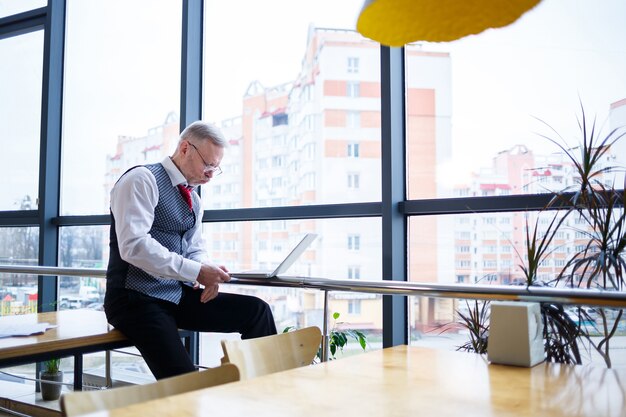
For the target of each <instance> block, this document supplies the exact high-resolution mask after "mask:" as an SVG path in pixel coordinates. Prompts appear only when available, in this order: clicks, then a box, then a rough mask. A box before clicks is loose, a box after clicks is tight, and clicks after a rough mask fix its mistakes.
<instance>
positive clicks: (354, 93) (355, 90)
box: [346, 81, 361, 98]
mask: <svg viewBox="0 0 626 417" xmlns="http://www.w3.org/2000/svg"><path fill="white" fill-rule="evenodd" d="M346 87H347V92H346V95H347V96H348V97H352V98H357V97H359V96H360V95H361V87H360V84H359V82H358V81H348V83H347V84H346Z"/></svg>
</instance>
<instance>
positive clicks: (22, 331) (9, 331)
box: [0, 323, 57, 337]
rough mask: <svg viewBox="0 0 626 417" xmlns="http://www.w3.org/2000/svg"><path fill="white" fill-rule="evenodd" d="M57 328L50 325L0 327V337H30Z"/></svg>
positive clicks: (35, 324) (34, 324)
mask: <svg viewBox="0 0 626 417" xmlns="http://www.w3.org/2000/svg"><path fill="white" fill-rule="evenodd" d="M54 327H57V326H56V325H55V324H50V323H33V324H19V325H18V324H10V325H8V326H2V327H0V337H12V336H30V335H33V334H39V333H43V332H45V331H46V330H48V329H52V328H54Z"/></svg>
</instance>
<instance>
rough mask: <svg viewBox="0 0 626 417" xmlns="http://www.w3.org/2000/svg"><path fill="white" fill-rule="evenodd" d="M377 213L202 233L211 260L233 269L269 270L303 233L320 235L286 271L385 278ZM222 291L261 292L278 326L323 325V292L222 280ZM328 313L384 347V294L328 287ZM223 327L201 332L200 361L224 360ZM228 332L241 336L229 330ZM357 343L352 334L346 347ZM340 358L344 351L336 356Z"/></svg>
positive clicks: (229, 226) (220, 226) (208, 228)
mask: <svg viewBox="0 0 626 417" xmlns="http://www.w3.org/2000/svg"><path fill="white" fill-rule="evenodd" d="M380 228H381V224H380V219H377V218H367V219H327V220H288V221H264V222H228V223H207V224H205V225H204V230H203V233H204V236H205V239H206V244H207V250H208V253H209V257H210V259H211V260H212V261H213V262H215V263H218V264H223V265H225V266H226V267H227V268H228V269H229V270H230V271H238V270H246V269H261V270H266V269H267V270H268V271H271V270H273V269H274V268H276V266H278V263H279V262H280V261H281V260H282V259H283V258H284V257H285V256H286V255H287V254H288V253H289V251H290V250H291V249H292V248H293V247H294V246H295V245H296V243H297V242H298V241H299V240H300V237H301V236H302V235H303V234H304V233H309V232H314V233H317V234H318V237H317V239H316V240H314V241H313V243H312V244H311V246H310V247H309V249H308V250H307V251H305V252H304V253H303V254H302V255H301V256H300V258H299V259H298V261H297V262H296V263H295V264H294V265H293V266H292V267H291V268H290V269H289V270H288V271H287V273H286V275H291V276H298V275H301V276H309V277H323V278H334V279H355V280H358V279H364V280H381V279H382V270H381V265H382V241H381V237H380ZM220 290H221V291H226V292H237V293H244V294H252V295H256V296H258V297H260V298H262V299H264V300H266V301H267V302H268V303H269V304H270V306H272V311H273V313H274V318H275V320H276V327H277V328H278V330H279V331H282V330H283V329H285V328H286V327H289V326H295V327H298V328H301V327H306V326H312V325H315V326H319V327H320V328H322V315H323V307H324V294H323V292H322V291H315V290H300V289H294V288H271V287H254V286H249V285H245V286H244V285H232V284H229V285H223V286H222V287H221V288H220ZM329 298H330V299H329V313H330V314H332V313H334V312H337V313H339V314H340V317H339V319H338V320H336V323H335V322H333V320H332V318H331V320H330V322H329V326H331V327H333V326H335V327H336V329H342V330H345V329H353V330H361V331H363V332H364V333H365V334H366V335H367V336H368V345H369V346H368V349H375V348H380V347H381V346H382V345H381V334H382V297H381V296H380V295H376V294H364V293H347V292H331V293H330V297H329ZM224 337H225V336H224V335H222V334H203V335H202V345H201V346H202V347H201V352H202V356H201V363H202V364H203V365H205V366H213V365H217V364H219V358H220V357H221V349H220V347H219V341H220V340H221V339H222V338H224ZM228 337H237V336H236V335H235V336H228ZM359 351H360V347H359V344H358V343H357V342H356V341H354V340H350V342H349V343H348V345H347V347H346V349H345V351H344V354H346V355H347V354H352V353H358V352H359ZM337 357H340V355H337Z"/></svg>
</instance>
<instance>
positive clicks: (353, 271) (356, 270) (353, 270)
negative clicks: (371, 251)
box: [348, 266, 361, 279]
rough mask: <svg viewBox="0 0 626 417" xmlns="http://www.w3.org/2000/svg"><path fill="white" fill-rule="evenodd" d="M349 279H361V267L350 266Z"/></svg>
mask: <svg viewBox="0 0 626 417" xmlns="http://www.w3.org/2000/svg"><path fill="white" fill-rule="evenodd" d="M348 279H361V267H360V266H349V267H348Z"/></svg>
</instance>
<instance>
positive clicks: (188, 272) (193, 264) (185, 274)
mask: <svg viewBox="0 0 626 417" xmlns="http://www.w3.org/2000/svg"><path fill="white" fill-rule="evenodd" d="M201 266H202V264H201V263H200V262H198V261H192V260H191V259H187V258H183V266H182V268H181V269H180V276H181V278H183V280H184V281H189V282H196V279H198V274H199V273H200V267H201Z"/></svg>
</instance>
